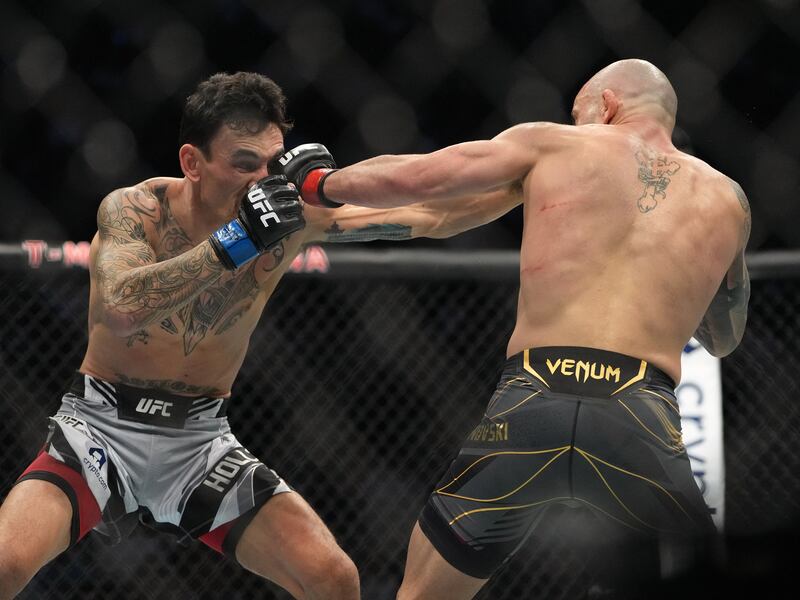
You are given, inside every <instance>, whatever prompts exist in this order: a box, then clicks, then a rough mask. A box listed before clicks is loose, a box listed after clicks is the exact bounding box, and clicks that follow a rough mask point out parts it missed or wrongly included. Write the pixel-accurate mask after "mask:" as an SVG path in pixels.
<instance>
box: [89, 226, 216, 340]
mask: <svg viewBox="0 0 800 600" xmlns="http://www.w3.org/2000/svg"><path fill="white" fill-rule="evenodd" d="M225 272H226V269H225V267H223V265H222V264H221V263H220V261H219V259H218V258H217V256H216V254H215V253H214V251H213V249H212V248H211V245H210V244H209V242H207V241H206V242H203V243H202V244H200V245H198V246H196V247H195V248H193V249H191V250H189V251H187V252H185V253H183V254H181V255H179V256H176V257H174V258H171V259H169V260H165V261H163V262H159V263H155V264H150V265H145V266H139V267H135V268H125V267H124V265H120V264H114V263H113V262H109V263H106V264H104V265H103V267H102V268H98V278H99V281H100V282H101V284H102V288H103V300H104V308H105V311H106V315H107V316H108V323H109V325H110V326H111V327H112V329H114V330H115V331H116V332H117V333H119V334H120V335H130V334H132V333H133V332H136V331H139V330H141V329H144V328H146V327H148V326H149V325H152V324H153V323H160V322H161V321H162V320H164V319H165V318H167V317H168V316H170V315H171V314H173V313H174V312H175V311H176V310H178V309H180V308H181V307H183V306H185V305H186V304H188V303H189V302H191V301H192V300H194V299H195V298H196V297H197V296H198V295H199V294H200V293H202V292H203V291H204V290H206V289H207V288H208V287H209V286H211V285H212V284H213V283H214V282H216V281H217V280H218V279H219V278H220V277H221V276H222V274H223V273H225Z"/></svg>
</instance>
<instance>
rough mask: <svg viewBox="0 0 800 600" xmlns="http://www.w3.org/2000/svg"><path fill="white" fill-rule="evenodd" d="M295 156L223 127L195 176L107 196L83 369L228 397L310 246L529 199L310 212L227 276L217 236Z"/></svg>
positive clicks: (443, 223) (448, 227)
mask: <svg viewBox="0 0 800 600" xmlns="http://www.w3.org/2000/svg"><path fill="white" fill-rule="evenodd" d="M182 152H183V149H182ZM283 152H284V149H283V137H282V135H281V134H280V131H279V130H278V129H277V127H275V126H269V127H267V128H266V129H265V130H264V131H262V132H260V133H258V134H255V135H253V134H250V133H243V132H237V131H234V130H232V129H230V128H228V127H223V128H222V130H221V131H220V133H218V134H217V135H216V136H215V138H214V139H213V140H212V143H211V153H210V154H211V156H210V157H204V156H202V155H201V154H200V153H199V151H197V150H195V151H191V149H190V151H188V154H187V156H186V157H182V160H183V162H184V169H185V170H187V171H189V174H188V175H187V177H184V178H182V179H176V178H154V179H149V180H147V181H144V182H142V183H140V184H138V185H136V186H133V187H130V188H123V189H119V190H116V191H114V192H112V193H111V194H109V196H107V197H106V198H105V199H104V200H103V202H102V203H101V205H100V208H99V210H98V233H97V235H95V237H94V239H93V241H92V247H91V253H90V277H91V290H90V305H89V345H88V350H87V352H86V356H85V358H84V360H83V363H82V365H81V367H80V370H81V371H82V372H84V373H88V374H90V375H94V376H96V377H99V378H101V379H103V380H106V381H110V382H121V383H127V384H129V385H134V386H137V387H159V388H161V389H167V390H169V391H171V392H173V393H176V394H185V395H209V396H212V395H213V396H225V395H228V394H230V390H231V386H232V384H233V381H234V379H235V377H236V374H237V373H238V371H239V368H240V367H241V364H242V361H243V360H244V357H245V354H246V352H247V347H248V343H249V338H250V335H251V334H252V332H253V330H254V329H255V327H256V324H257V323H258V320H259V318H260V316H261V313H262V311H263V310H264V307H265V305H266V303H267V300H268V299H269V297H270V296H271V295H272V292H273V291H274V289H275V287H276V285H277V284H278V281H279V280H280V278H281V276H282V275H283V274H284V273H285V272H286V270H287V269H288V268H289V267H290V265H291V263H292V260H293V259H294V257H295V256H296V255H297V254H298V253H299V252H300V251H301V250H302V249H303V246H304V245H305V244H309V243H313V242H323V241H330V242H341V241H357V242H361V241H368V240H374V239H410V238H412V237H418V236H429V237H446V236H450V235H454V234H456V233H458V232H460V231H464V230H466V229H469V228H472V227H476V226H478V225H481V224H483V223H486V222H489V221H491V220H493V219H495V218H497V217H499V216H500V215H502V214H503V213H505V212H507V211H508V210H510V209H511V208H513V207H514V206H517V205H519V204H520V203H521V201H522V197H521V191H520V189H519V188H518V187H517V186H506V187H505V188H503V189H500V190H497V191H493V192H490V193H486V194H482V195H479V196H475V197H473V198H471V199H466V198H458V199H455V200H454V201H453V202H451V203H441V202H439V203H434V204H433V205H431V204H426V203H419V204H416V205H413V206H409V207H403V208H388V209H387V208H381V209H372V208H362V207H356V206H346V207H342V208H339V209H336V210H332V209H323V208H316V207H313V206H308V205H306V206H305V210H304V212H305V218H306V223H307V225H306V228H305V229H303V230H302V231H299V232H297V233H294V234H292V235H291V236H290V237H289V238H287V239H284V240H283V242H282V243H280V244H279V245H278V246H277V247H276V248H274V249H273V250H272V251H270V252H269V253H268V254H264V255H262V256H260V257H258V258H257V259H255V260H253V261H251V262H250V263H247V264H245V265H243V266H242V267H241V268H239V269H238V270H236V271H235V272H231V271H227V270H226V269H225V268H223V267H222V265H221V264H220V263H219V262H218V260H217V258H216V256H215V254H214V253H213V251H212V250H211V247H210V245H209V243H208V242H207V241H206V240H207V238H208V236H209V235H210V234H211V233H212V232H213V231H215V230H216V229H217V228H218V227H219V226H220V225H222V224H223V223H225V222H227V221H230V220H231V219H233V218H234V217H235V216H236V207H237V206H238V202H239V199H240V198H241V197H242V196H243V195H244V193H245V191H246V190H247V188H248V187H249V186H250V185H251V184H252V183H254V182H255V181H258V180H259V179H260V178H262V177H264V176H266V175H267V173H268V167H267V164H268V163H269V161H270V160H271V159H273V158H274V157H276V156H279V155H281V154H282V153H283ZM184 159H185V160H184ZM198 164H199V165H200V166H198ZM194 168H196V169H197V170H198V172H200V174H201V176H200V177H199V178H195V171H193V170H192V169H194ZM195 179H197V180H195Z"/></svg>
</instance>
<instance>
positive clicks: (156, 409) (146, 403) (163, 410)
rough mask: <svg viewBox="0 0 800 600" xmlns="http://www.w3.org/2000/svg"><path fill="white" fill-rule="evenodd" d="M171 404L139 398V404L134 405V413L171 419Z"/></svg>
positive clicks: (153, 399)
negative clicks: (158, 415)
mask: <svg viewBox="0 0 800 600" xmlns="http://www.w3.org/2000/svg"><path fill="white" fill-rule="evenodd" d="M173 404H174V403H173V402H166V401H165V400H156V399H155V398H141V399H140V400H139V404H137V405H136V412H138V413H144V414H147V415H155V414H156V413H158V414H160V415H161V416H162V417H171V416H172V413H170V409H171V408H172V405H173Z"/></svg>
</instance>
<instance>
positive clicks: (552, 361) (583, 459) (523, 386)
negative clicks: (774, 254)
mask: <svg viewBox="0 0 800 600" xmlns="http://www.w3.org/2000/svg"><path fill="white" fill-rule="evenodd" d="M554 504H557V505H562V506H567V507H580V508H587V509H589V511H591V512H592V513H594V515H595V516H597V517H598V518H599V519H600V520H602V521H604V522H606V523H607V524H608V525H610V526H611V527H612V528H614V529H619V530H621V531H622V532H623V533H624V535H625V536H628V535H632V536H634V537H636V536H645V537H655V538H660V539H668V538H671V537H675V536H677V537H678V538H681V537H682V536H706V535H709V534H710V533H711V532H712V531H713V523H712V521H711V516H710V513H709V511H708V508H707V506H706V504H705V502H704V501H703V497H702V495H701V493H700V490H699V488H698V487H697V484H696V483H695V480H694V477H693V475H692V470H691V467H690V465H689V458H688V456H687V454H686V449H685V448H684V445H683V442H682V439H681V424H680V413H679V411H678V403H677V400H676V398H675V393H674V382H673V381H672V380H671V379H670V378H669V377H668V376H667V375H666V374H664V373H663V372H662V371H660V370H659V369H657V368H655V367H653V366H652V365H648V364H647V363H646V362H645V361H643V360H639V359H636V358H633V357H630V356H625V355H623V354H618V353H615V352H608V351H604V350H596V349H593V348H573V347H546V348H536V349H531V350H525V351H524V352H522V353H520V354H518V355H516V356H513V357H512V358H510V359H508V361H507V363H506V367H505V370H504V371H503V375H502V376H501V378H500V382H499V384H498V386H497V390H496V391H495V393H494V395H493V396H492V398H491V401H490V402H489V405H488V407H487V408H486V411H485V413H484V416H483V418H482V419H481V422H480V424H478V426H477V427H475V429H474V430H473V431H472V433H470V434H469V436H468V437H467V439H466V441H465V442H464V444H463V446H462V448H461V450H460V452H459V453H458V456H457V457H456V459H455V460H454V461H453V462H452V463H451V465H450V468H449V469H448V471H447V473H446V474H445V476H444V477H443V478H442V479H441V480H440V481H439V483H438V484H437V485H436V486H435V488H434V491H433V493H432V494H431V496H430V498H429V499H428V501H427V503H426V505H425V506H424V508H423V510H422V513H421V515H420V519H419V523H420V527H421V528H422V531H423V532H424V533H425V535H426V536H427V537H428V539H429V540H430V541H431V543H432V544H433V545H434V547H435V548H436V549H437V550H438V551H439V553H440V554H441V555H442V556H443V557H444V558H445V559H446V560H447V561H448V562H449V563H450V564H451V565H453V566H454V567H456V568H457V569H459V570H460V571H461V572H463V573H466V574H468V575H471V576H473V577H477V578H481V579H485V578H488V577H489V576H490V575H491V574H492V572H494V571H495V570H496V569H497V568H498V567H499V566H500V565H501V564H502V563H503V562H504V561H505V560H507V559H508V558H509V557H510V556H511V555H512V554H513V553H514V552H515V551H516V550H517V549H518V548H519V547H520V546H521V545H522V543H523V542H524V541H525V540H526V539H527V537H528V536H530V535H531V534H533V533H535V531H536V529H537V528H538V526H539V525H540V524H541V523H542V519H541V518H540V517H541V516H542V515H543V514H544V512H543V511H545V509H547V508H548V507H551V506H553V505H554Z"/></svg>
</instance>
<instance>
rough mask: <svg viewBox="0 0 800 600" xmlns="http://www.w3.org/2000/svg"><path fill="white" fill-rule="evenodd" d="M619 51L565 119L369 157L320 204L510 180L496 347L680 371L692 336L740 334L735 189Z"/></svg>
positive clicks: (722, 349) (663, 94)
mask: <svg viewBox="0 0 800 600" xmlns="http://www.w3.org/2000/svg"><path fill="white" fill-rule="evenodd" d="M653 71H655V69H654V68H652V65H649V64H648V63H644V61H621V62H620V63H616V64H615V65H612V66H611V67H609V68H607V69H606V70H604V71H601V72H600V73H599V74H598V75H597V76H595V78H593V79H592V80H590V81H589V82H588V83H587V84H586V85H585V86H584V88H583V89H582V90H581V92H580V93H579V94H578V96H577V97H576V100H575V104H574V108H573V118H574V120H575V124H576V126H571V125H556V124H552V123H527V124H522V125H518V126H515V127H512V128H511V129H508V130H506V131H505V132H503V133H501V134H500V135H498V136H497V137H496V138H494V139H492V140H483V141H476V142H466V143H463V144H457V145H455V146H450V147H448V148H444V149H442V150H439V151H437V152H434V153H431V154H428V155H405V156H380V157H376V158H373V159H369V160H366V161H363V162H361V163H357V164H355V165H352V166H349V167H345V168H344V169H341V170H339V171H336V172H334V173H332V174H331V175H330V176H329V177H328V178H327V179H326V180H325V187H324V191H325V194H326V195H327V196H328V197H329V198H330V199H332V200H336V201H339V202H348V203H351V204H358V205H362V206H378V205H383V206H400V205H403V204H405V203H407V202H409V201H410V200H411V199H420V198H424V199H426V200H435V199H452V198H454V197H455V196H457V195H463V194H468V193H478V192H481V191H485V190H491V189H496V188H497V187H499V186H507V185H513V184H515V183H518V184H519V185H521V187H522V189H523V196H524V229H523V234H522V246H521V253H520V291H519V304H518V309H517V321H516V327H515V329H514V332H513V334H512V335H511V338H510V340H509V343H508V356H512V355H514V354H516V353H518V352H520V351H521V350H523V349H525V348H532V347H537V346H539V347H541V346H586V347H595V348H600V349H605V350H611V351H616V352H620V353H623V354H628V355H631V356H634V357H637V358H641V359H644V360H647V361H648V362H650V363H652V364H653V365H655V366H658V367H659V368H661V369H662V370H663V371H665V372H666V373H667V374H669V375H670V376H671V377H672V378H673V379H674V380H675V381H676V382H677V381H679V380H680V357H681V351H682V349H683V348H684V346H685V344H686V342H687V341H688V340H689V338H690V337H691V336H692V335H693V334H696V335H697V337H698V339H699V340H700V341H701V343H703V345H704V346H705V347H706V348H707V349H709V350H710V351H711V352H712V353H713V354H715V355H717V356H721V355H724V354H727V353H729V352H731V351H732V350H733V348H735V346H736V345H737V344H738V342H739V341H740V340H741V335H742V330H743V328H744V321H745V317H746V305H747V297H748V296H749V283H748V278H747V271H746V269H745V266H744V260H743V251H744V247H745V245H746V242H747V237H748V235H749V231H750V211H749V206H748V204H747V199H746V197H745V196H744V193H743V192H742V190H741V188H740V187H739V185H738V184H736V183H735V182H733V181H732V180H730V179H728V178H727V177H725V176H724V175H722V174H721V173H719V172H718V171H716V170H714V169H713V168H711V167H710V166H709V165H707V164H706V163H704V162H702V161H701V160H698V159H696V158H694V157H692V156H690V155H687V154H685V153H682V152H680V151H678V150H677V149H676V148H675V147H674V146H673V144H672V142H671V135H670V134H671V131H672V128H673V126H674V115H675V107H676V105H677V102H676V101H675V100H674V92H672V91H671V90H672V88H671V86H669V83H668V82H667V81H666V78H665V77H663V74H660V72H658V73H659V74H660V75H659V76H658V77H655V76H653V75H652V73H653Z"/></svg>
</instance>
